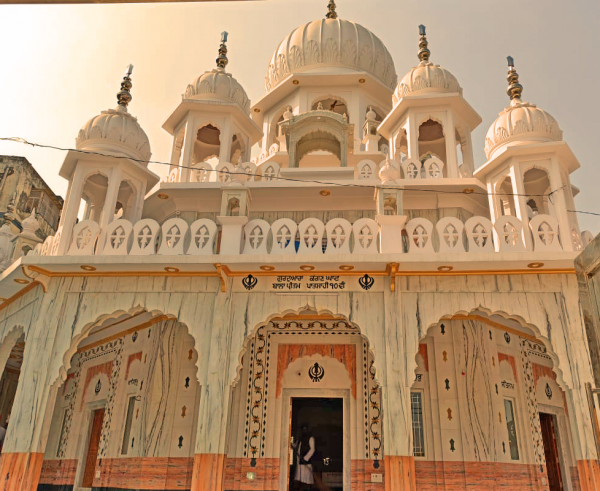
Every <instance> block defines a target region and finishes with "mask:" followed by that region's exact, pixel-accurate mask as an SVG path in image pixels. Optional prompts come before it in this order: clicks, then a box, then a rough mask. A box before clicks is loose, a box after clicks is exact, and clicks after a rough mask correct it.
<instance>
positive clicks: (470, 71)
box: [0, 0, 600, 234]
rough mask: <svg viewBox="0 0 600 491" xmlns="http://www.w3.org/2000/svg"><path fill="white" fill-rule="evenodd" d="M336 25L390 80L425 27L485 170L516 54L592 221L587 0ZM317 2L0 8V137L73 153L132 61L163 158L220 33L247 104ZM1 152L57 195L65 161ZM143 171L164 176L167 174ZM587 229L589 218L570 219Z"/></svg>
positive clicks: (595, 203) (425, 0)
mask: <svg viewBox="0 0 600 491" xmlns="http://www.w3.org/2000/svg"><path fill="white" fill-rule="evenodd" d="M337 5H338V9H337V11H338V14H339V16H340V17H341V18H344V19H348V20H352V21H354V22H358V23H360V24H362V25H363V26H365V27H366V28H367V29H370V30H371V31H372V32H373V33H374V34H376V35H377V36H378V37H379V38H380V39H381V40H382V41H383V43H384V44H385V45H386V46H387V48H388V50H389V51H390V53H391V55H392V57H393V59H394V63H395V66H396V71H397V73H398V77H399V78H402V76H403V75H404V74H405V73H406V72H407V71H408V70H409V69H410V68H411V67H413V66H415V65H416V64H417V63H418V59H417V56H416V53H417V51H418V41H419V36H418V27H417V26H418V25H419V24H425V25H426V26H427V37H428V40H429V49H430V50H431V61H432V62H433V63H436V64H440V65H442V66H443V67H444V68H446V69H448V70H449V71H451V72H452V73H453V74H454V75H455V76H456V77H457V78H458V80H459V82H460V84H461V86H462V87H463V89H464V97H465V98H466V99H467V101H468V102H469V103H470V104H471V105H472V106H473V107H474V108H475V110H476V111H477V112H478V113H479V114H480V115H481V117H482V118H483V123H482V124H481V125H480V126H479V127H478V128H477V129H476V130H475V131H474V133H473V145H474V152H475V162H476V167H478V166H480V165H482V164H483V163H484V162H485V160H486V159H485V154H484V152H483V147H484V138H485V134H486V132H487V129H488V127H489V126H490V125H491V123H492V122H493V121H494V119H495V118H496V117H497V116H498V113H499V112H500V111H501V110H502V109H503V108H504V107H506V106H507V104H508V98H507V96H506V93H505V89H506V85H507V84H506V56H508V55H511V56H513V57H514V58H515V64H516V68H517V71H518V72H519V75H520V82H521V84H522V85H523V87H524V91H523V99H524V100H526V101H529V102H532V103H534V104H537V105H538V106H539V107H541V108H543V109H544V110H546V111H548V112H549V113H550V114H552V115H553V116H554V117H555V118H556V119H557V121H558V122H559V124H560V126H561V128H562V130H563V132H564V139H565V141H566V142H567V143H568V144H569V145H570V146H571V148H572V150H573V151H574V153H575V155H576V156H577V157H578V159H579V161H580V163H581V169H580V170H578V171H576V173H574V174H573V175H572V176H571V178H572V183H573V184H574V185H575V186H577V187H579V188H580V189H581V193H580V194H579V196H578V197H577V198H576V199H575V201H576V206H577V209H578V210H583V211H589V212H594V213H600V200H599V199H598V190H597V183H598V182H599V180H600V163H599V162H598V161H597V160H596V159H597V154H598V152H597V151H596V150H595V145H596V144H597V143H598V136H599V131H600V124H599V121H598V120H596V118H599V117H600V90H599V89H600V57H599V56H598V53H597V49H598V46H600V2H598V0H570V1H565V0H502V1H500V0H337ZM326 6H327V0H261V1H255V2H254V1H253V2H200V3H162V4H156V3H153V4H131V5H124V4H118V5H115V4H113V5H95V4H92V5H21V6H15V5H0V47H1V48H0V71H1V73H0V137H22V138H25V139H27V140H28V141H31V142H37V143H43V144H49V145H54V146H59V147H74V146H75V138H76V137H77V133H78V132H79V129H80V128H81V127H82V126H83V124H84V123H85V122H86V121H87V120H89V119H90V118H92V117H94V116H95V115H97V114H98V113H99V112H100V111H102V110H105V109H108V108H114V107H116V93H117V91H118V90H119V88H120V82H121V79H122V77H123V74H124V72H125V68H126V66H127V65H128V64H129V63H132V64H133V65H134V67H135V68H134V72H133V89H132V94H133V101H132V103H131V104H130V105H129V110H130V112H131V113H132V114H134V115H135V116H137V117H138V120H139V122H140V124H141V125H142V127H143V128H144V130H145V131H146V133H147V134H148V136H149V138H150V143H151V146H152V153H153V156H152V160H158V161H162V162H168V161H169V158H170V151H171V144H172V141H171V138H170V136H169V134H168V133H167V132H166V131H164V130H163V129H162V124H163V123H164V121H165V120H166V119H167V117H168V116H169V114H170V113H171V111H173V110H174V109H175V107H176V106H177V104H178V102H179V101H180V100H181V94H182V93H183V92H184V91H185V88H186V86H187V85H188V84H189V83H190V82H192V81H193V80H194V78H196V77H197V76H198V75H200V74H201V73H203V72H204V71H207V70H210V69H212V68H213V67H214V66H215V58H216V56H217V49H218V46H219V40H220V33H221V32H222V31H224V30H226V31H228V32H229V41H228V49H229V52H228V58H229V65H228V67H227V70H228V71H230V72H231V73H232V74H233V75H234V77H235V78H236V79H237V80H238V81H239V82H240V83H241V84H242V85H243V86H244V88H245V89H246V92H247V93H248V96H249V97H250V99H251V100H252V101H257V100H258V99H259V98H260V97H261V96H262V95H263V94H264V90H265V89H264V77H265V74H266V72H267V66H268V63H269V60H270V58H271V55H272V53H273V51H274V50H275V49H276V48H277V46H278V44H279V42H280V41H281V40H282V39H283V37H285V36H286V35H287V34H288V33H289V32H290V31H292V30H293V29H294V28H296V27H298V26H299V25H302V24H304V23H306V22H309V21H312V20H315V19H320V18H322V17H324V15H325V13H326V10H327V9H326ZM0 155H21V156H25V157H27V159H28V160H29V161H30V162H31V163H32V164H33V165H34V166H35V168H36V169H37V171H38V172H39V173H40V174H41V175H42V177H43V178H44V179H45V180H46V182H47V183H48V184H49V185H50V187H51V188H52V189H53V190H54V191H55V192H56V193H57V194H61V195H63V196H64V194H65V192H66V188H67V182H66V181H65V180H64V179H62V178H61V177H59V176H58V170H59V168H60V166H61V164H62V161H63V159H64V156H65V153H64V152H61V151H56V150H48V149H39V148H31V147H27V146H24V145H22V144H18V143H12V142H2V141H0ZM151 168H152V170H154V171H155V172H157V173H158V174H159V175H164V173H165V169H166V168H167V167H166V166H160V165H154V166H152V167H151ZM579 223H580V225H581V228H582V230H585V229H588V230H591V231H592V232H593V233H594V234H596V233H598V232H599V231H600V216H593V215H583V214H580V215H579Z"/></svg>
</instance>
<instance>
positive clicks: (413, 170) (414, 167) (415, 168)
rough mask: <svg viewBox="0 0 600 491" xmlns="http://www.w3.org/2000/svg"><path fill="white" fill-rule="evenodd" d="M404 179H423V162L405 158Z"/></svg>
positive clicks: (402, 165) (403, 163) (403, 166)
mask: <svg viewBox="0 0 600 491" xmlns="http://www.w3.org/2000/svg"><path fill="white" fill-rule="evenodd" d="M401 167H402V173H403V174H404V179H421V162H419V161H418V160H416V159H404V160H403V161H402V164H401Z"/></svg>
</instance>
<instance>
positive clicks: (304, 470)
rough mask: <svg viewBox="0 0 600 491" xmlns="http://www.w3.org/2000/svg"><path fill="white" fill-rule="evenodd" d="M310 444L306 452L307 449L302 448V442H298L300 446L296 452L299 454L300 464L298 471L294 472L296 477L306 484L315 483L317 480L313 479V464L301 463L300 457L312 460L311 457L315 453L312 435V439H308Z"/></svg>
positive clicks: (297, 466)
mask: <svg viewBox="0 0 600 491" xmlns="http://www.w3.org/2000/svg"><path fill="white" fill-rule="evenodd" d="M308 446H309V449H308V451H307V452H306V453H304V452H305V451H306V449H304V448H302V442H298V448H297V449H296V454H297V455H298V465H296V473H295V474H294V479H295V480H296V481H300V482H302V483H304V484H313V483H314V482H315V481H314V479H313V471H312V469H313V468H312V465H311V464H301V463H300V459H301V458H303V459H304V460H310V458H311V457H312V456H313V454H314V453H315V439H314V437H312V436H311V437H310V439H309V440H308ZM303 454H304V455H303Z"/></svg>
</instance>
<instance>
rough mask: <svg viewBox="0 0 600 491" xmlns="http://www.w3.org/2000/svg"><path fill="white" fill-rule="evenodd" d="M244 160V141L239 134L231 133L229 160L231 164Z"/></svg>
mask: <svg viewBox="0 0 600 491" xmlns="http://www.w3.org/2000/svg"><path fill="white" fill-rule="evenodd" d="M244 160H245V148H244V142H243V141H242V138H241V136H240V135H233V137H232V139H231V154H230V158H229V162H231V163H232V164H237V163H241V162H243V161H244Z"/></svg>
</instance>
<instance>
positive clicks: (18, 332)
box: [0, 325, 27, 376]
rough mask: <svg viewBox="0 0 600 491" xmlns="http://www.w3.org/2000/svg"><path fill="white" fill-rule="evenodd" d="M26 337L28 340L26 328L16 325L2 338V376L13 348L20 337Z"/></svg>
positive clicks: (0, 353)
mask: <svg viewBox="0 0 600 491" xmlns="http://www.w3.org/2000/svg"><path fill="white" fill-rule="evenodd" d="M21 338H24V340H25V341H27V340H26V333H25V329H23V327H22V326H20V325H14V326H13V327H12V328H11V329H9V330H8V331H7V332H6V334H5V335H4V336H3V337H2V339H0V376H1V375H2V372H4V367H5V366H6V362H7V361H8V358H9V357H10V353H11V351H12V349H13V348H14V347H15V345H16V344H17V342H18V341H19V339H21Z"/></svg>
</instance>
